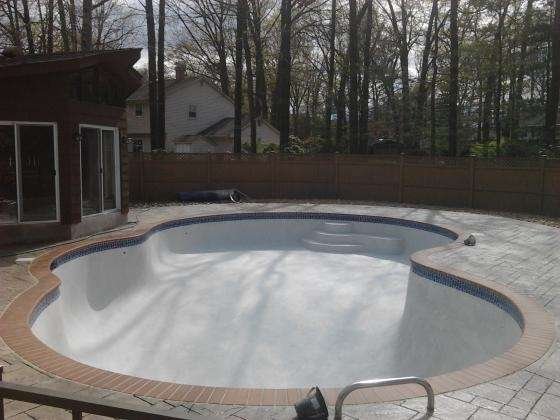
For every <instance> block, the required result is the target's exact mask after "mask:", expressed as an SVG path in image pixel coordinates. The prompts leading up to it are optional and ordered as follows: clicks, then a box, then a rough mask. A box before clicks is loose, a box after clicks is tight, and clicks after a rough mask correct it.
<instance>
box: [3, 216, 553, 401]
mask: <svg viewBox="0 0 560 420" xmlns="http://www.w3.org/2000/svg"><path fill="white" fill-rule="evenodd" d="M160 224H161V223H157V224H152V225H148V226H144V227H142V228H138V229H136V230H135V231H134V233H133V234H132V235H131V234H130V233H129V234H127V235H118V234H117V235H112V236H110V238H109V239H122V238H132V237H135V236H140V235H142V234H144V233H146V232H147V231H149V230H151V229H152V228H154V227H155V226H158V225H160ZM446 228H447V229H449V230H451V231H454V232H456V233H457V234H458V235H459V237H458V239H457V240H456V241H455V242H454V243H452V244H450V245H447V246H444V247H438V248H433V249H430V250H425V251H420V252H417V253H415V254H413V255H412V257H411V260H412V261H414V262H416V263H418V264H421V265H424V266H427V267H429V268H431V269H435V270H438V271H443V272H445V273H449V274H451V275H454V276H457V277H459V278H462V279H465V280H468V281H470V282H474V283H477V284H479V285H482V286H484V287H486V288H489V289H492V290H493V291H495V292H497V293H499V294H501V295H503V296H505V297H506V298H507V299H509V300H510V301H511V302H512V303H513V304H514V305H515V306H516V307H517V309H519V311H520V313H521V315H522V317H523V321H524V329H523V332H522V335H521V338H520V339H519V341H518V342H517V343H516V344H515V345H514V346H513V347H512V348H511V349H509V350H508V351H507V352H505V353H503V354H501V355H499V356H496V357H494V358H492V359H490V360H487V361H486V362H484V363H479V364H476V365H473V366H469V367H466V368H464V369H461V370H457V371H453V372H449V373H445V374H442V375H438V376H435V377H431V378H428V380H429V382H430V383H431V385H432V386H433V388H434V391H435V392H436V393H444V392H449V391H453V390H457V389H462V388H467V387H470V386H473V385H477V384H480V383H483V382H487V381H490V380H493V379H497V378H499V377H502V376H505V375H508V374H511V373H514V372H516V371H518V370H520V369H522V368H524V367H526V366H528V365H530V364H532V363H533V362H535V361H537V360H538V359H540V358H541V357H542V356H543V355H544V354H545V353H546V351H547V350H548V349H549V347H550V346H551V345H552V343H553V342H554V338H555V327H554V319H553V317H552V316H551V315H549V314H548V313H547V312H545V311H544V309H543V308H542V307H541V306H540V305H539V304H538V303H537V302H536V301H534V300H533V299H531V298H529V297H526V296H522V295H520V294H518V293H515V292H513V291H511V290H510V289H509V288H507V287H505V286H503V285H501V284H498V283H495V282H492V281H489V280H486V279H483V278H479V277H475V276H473V275H471V274H467V273H464V272H461V271H458V270H456V269H454V268H453V267H452V266H446V265H443V264H438V263H435V262H434V261H433V260H432V259H431V258H430V255H432V254H434V253H437V252H439V251H441V250H443V249H446V250H450V249H453V248H460V247H462V246H464V245H463V244H462V241H463V239H464V235H462V234H461V233H460V232H458V231H457V229H454V228H449V227H448V226H446ZM107 239H108V238H107V237H105V238H104V239H103V241H106V240H107ZM99 242H102V241H101V240H99V239H98V240H89V241H82V242H80V243H74V244H68V245H62V246H59V247H57V248H55V249H53V250H52V251H50V252H47V253H45V254H43V255H41V256H39V257H38V258H36V259H35V260H34V261H33V263H32V264H31V266H30V268H29V271H30V273H31V274H32V275H33V276H34V277H35V278H36V279H37V284H36V285H35V286H33V287H31V288H30V289H28V290H27V291H25V292H23V293H22V294H21V295H19V296H18V297H17V298H16V299H15V300H14V301H13V302H12V303H11V304H10V305H9V306H8V308H7V309H6V310H5V311H4V313H3V314H2V316H1V317H0V336H1V337H2V339H3V340H4V342H5V343H6V344H7V345H8V346H9V347H10V348H11V349H12V350H13V351H14V352H15V353H17V354H18V355H19V356H20V357H22V358H23V359H25V360H26V361H28V362H29V363H31V364H32V365H34V366H35V367H37V368H38V369H40V370H42V371H45V372H47V373H49V374H52V375H55V376H57V377H60V378H64V379H67V380H70V381H74V382H77V383H80V384H84V385H90V386H95V387H100V388H106V389H110V390H113V391H119V392H124V393H129V394H135V395H140V396H147V397H153V398H159V399H167V400H173V401H183V402H195V403H209V404H240V405H291V404H293V403H295V402H296V401H298V400H299V399H301V398H302V397H303V396H304V395H305V393H306V392H307V389H253V388H222V387H207V386H198V385H187V384H179V383H172V382H163V381H154V380H149V379H143V378H139V377H135V376H130V375H123V374H120V373H115V372H110V371H107V370H103V369H98V368H94V367H92V366H88V365H86V364H83V363H80V362H77V361H75V360H73V359H70V358H68V357H66V356H63V355H61V354H59V353H57V352H56V351H54V350H52V349H51V348H50V347H48V346H47V345H46V344H44V343H43V342H42V341H40V340H39V339H38V338H37V337H36V336H35V335H34V334H33V333H32V331H31V328H30V321H31V317H32V315H33V311H34V310H35V308H36V307H37V306H38V305H39V304H40V302H41V301H42V300H43V298H44V297H45V296H46V295H47V294H49V293H50V292H52V291H53V290H55V289H56V288H57V287H58V286H59V284H60V279H59V278H58V277H57V276H56V275H54V274H53V273H52V272H51V270H50V266H51V262H52V261H53V260H54V259H55V258H57V257H60V256H61V255H64V254H66V253H68V252H71V251H74V250H76V249H79V248H82V247H85V246H87V245H91V244H94V243H99ZM364 379H370V378H364ZM322 391H323V393H324V395H325V398H326V400H327V403H328V404H329V405H332V404H334V402H335V400H336V396H337V395H338V392H339V389H336V388H327V389H322ZM422 395H424V390H423V388H421V387H420V386H417V385H399V386H388V387H384V388H377V389H365V390H359V391H356V392H354V393H352V394H351V395H350V396H349V397H348V398H347V400H346V401H347V403H348V404H366V403H378V402H386V401H395V400H401V399H407V398H413V397H419V396H422Z"/></svg>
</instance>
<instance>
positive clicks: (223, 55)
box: [218, 44, 230, 96]
mask: <svg viewBox="0 0 560 420" xmlns="http://www.w3.org/2000/svg"><path fill="white" fill-rule="evenodd" d="M218 57H219V60H220V61H219V66H220V69H219V72H220V88H221V89H222V93H223V94H224V95H226V96H229V94H230V90H229V73H228V68H227V52H226V46H225V44H224V45H223V48H221V49H220V50H219V51H218Z"/></svg>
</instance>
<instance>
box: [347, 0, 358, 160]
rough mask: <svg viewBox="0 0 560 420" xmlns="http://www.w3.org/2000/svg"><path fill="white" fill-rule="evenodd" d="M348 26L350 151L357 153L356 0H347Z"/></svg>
mask: <svg viewBox="0 0 560 420" xmlns="http://www.w3.org/2000/svg"><path fill="white" fill-rule="evenodd" d="M348 5H349V11H350V26H349V34H348V79H349V83H348V117H349V131H350V133H349V143H350V150H351V151H352V152H354V153H355V152H357V149H358V142H359V116H358V60H359V56H358V17H357V8H356V0H349V2H348Z"/></svg>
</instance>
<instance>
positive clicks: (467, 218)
mask: <svg viewBox="0 0 560 420" xmlns="http://www.w3.org/2000/svg"><path fill="white" fill-rule="evenodd" d="M235 211H317V212H332V211H334V212H344V213H358V214H371V215H381V216H390V217H400V218H406V219H411V220H418V221H423V222H428V223H434V224H444V225H450V226H455V227H456V228H458V229H460V230H462V231H465V232H470V233H473V234H474V235H475V236H476V237H477V241H478V243H477V246H476V247H465V248H460V249H456V250H453V251H452V252H441V253H437V254H434V255H432V258H433V259H434V260H436V261H441V262H443V261H445V262H446V263H447V264H449V263H451V264H452V265H453V266H454V267H456V268H457V269H459V270H461V271H465V272H468V273H470V274H473V275H475V276H479V277H482V278H486V279H488V280H492V281H495V282H497V283H501V284H504V285H507V286H508V287H510V288H512V289H513V290H515V291H516V292H518V293H521V294H526V295H528V296H531V297H533V298H534V299H536V300H537V301H539V302H540V303H541V304H542V305H543V306H544V307H545V309H546V310H548V311H549V312H550V313H551V314H552V315H553V316H554V318H555V320H556V333H557V335H560V334H559V333H560V323H559V321H560V229H558V228H554V227H550V226H545V225H541V224H535V223H528V222H523V221H520V220H515V219H509V218H504V217H498V216H492V215H484V214H473V213H465V212H458V211H446V210H434V209H418V208H402V207H389V206H371V205H352V206H351V205H346V204H324V203H323V204H301V203H284V204H283V203H247V204H227V205H218V204H215V205H197V206H165V207H151V208H137V209H134V210H133V211H132V213H131V217H130V219H131V220H136V219H138V224H137V225H136V226H135V227H131V228H130V230H131V231H132V230H134V229H140V228H142V226H145V225H148V224H151V223H156V222H158V221H162V220H165V219H170V218H179V217H190V216H197V215H205V214H218V213H231V212H235ZM120 233H122V232H120ZM105 236H111V234H107V235H105ZM33 283H34V279H33V278H32V277H31V276H30V275H29V274H28V273H27V267H25V266H21V265H16V264H15V257H4V258H0V311H3V310H4V309H5V308H6V306H7V305H8V304H9V303H10V302H11V301H12V300H13V299H14V298H15V297H16V296H17V295H18V294H19V293H21V292H23V291H24V290H26V289H27V288H29V287H30V286H31V285H33ZM0 364H3V365H6V366H7V368H6V369H5V374H4V378H5V380H6V381H10V382H15V383H20V384H26V385H36V386H40V387H45V388H51V389H57V390H63V391H65V392H69V393H76V394H80V395H91V396H95V397H101V398H107V399H110V400H119V401H123V402H131V403H134V404H141V405H146V406H155V407H158V408H161V409H169V410H171V409H173V410H181V411H184V412H188V411H194V412H197V413H199V414H205V413H207V414H219V415H222V416H224V417H231V418H237V419H247V420H248V419H255V420H256V419H291V418H292V417H293V416H294V410H293V408H292V407H274V406H265V407H249V406H247V407H245V406H238V405H235V406H227V405H212V404H180V403H177V402H174V401H163V400H157V399H153V398H147V397H137V396H134V395H130V394H124V393H119V392H112V391H106V390H103V389H98V388H93V387H86V386H83V385H80V384H77V383H73V382H69V381H65V380H62V379H58V378H55V377H52V376H49V375H47V374H44V373H42V372H39V371H37V370H35V369H34V368H32V367H30V366H28V365H27V364H26V363H25V361H23V360H21V359H20V358H19V357H18V356H17V355H15V354H14V353H12V352H11V350H10V349H9V348H8V347H7V346H6V345H5V344H4V343H2V342H1V341H0ZM424 408H425V399H424V398H417V399H410V400H403V401H396V402H393V403H385V404H376V405H354V406H346V408H345V416H346V417H345V418H347V419H373V418H391V419H409V418H420V417H422V415H423V410H424ZM330 411H331V412H332V411H333V410H332V409H331V410H330ZM6 416H7V417H8V418H14V419H18V420H19V419H30V418H35V419H59V418H61V419H62V418H71V416H70V414H69V413H65V412H63V411H61V410H56V409H51V408H49V407H43V406H35V405H32V404H27V403H22V402H17V401H9V402H7V404H6ZM95 417H97V416H89V417H88V418H92V419H93V418H95ZM98 418H99V417H98ZM434 418H441V419H468V418H473V419H494V418H496V419H502V418H523V419H524V418H527V419H547V418H548V419H560V348H559V346H558V342H555V343H554V344H553V345H552V347H551V348H550V350H549V351H548V353H547V354H546V355H545V356H544V357H543V358H541V359H540V360H539V361H537V362H536V363H534V364H533V365H531V366H529V367H527V368H525V369H523V370H521V371H518V372H517V373H515V374H513V375H509V376H507V377H503V378H500V379H497V380H494V381H492V382H488V383H484V384H481V385H477V386H474V387H471V388H467V389H464V390H460V391H454V392H450V393H447V394H444V395H439V396H437V397H436V412H435V415H434Z"/></svg>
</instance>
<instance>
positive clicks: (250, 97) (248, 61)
mask: <svg viewBox="0 0 560 420" xmlns="http://www.w3.org/2000/svg"><path fill="white" fill-rule="evenodd" d="M244 1H245V2H246V0H244ZM246 5H247V3H246ZM245 12H246V14H245V16H246V18H248V16H249V13H248V9H247V8H246V9H245ZM243 45H244V47H245V71H246V72H247V105H248V108H249V120H250V124H251V153H257V119H256V116H255V96H254V89H253V63H252V54H251V44H249V35H248V34H247V30H245V31H244V32H243Z"/></svg>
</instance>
